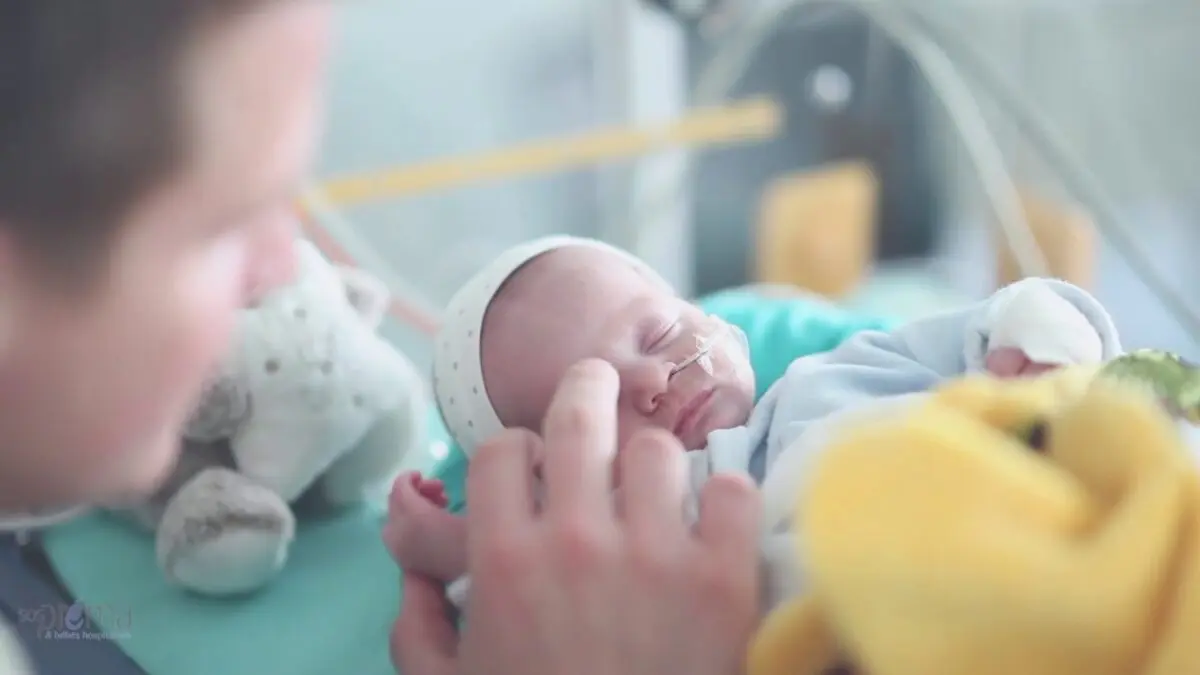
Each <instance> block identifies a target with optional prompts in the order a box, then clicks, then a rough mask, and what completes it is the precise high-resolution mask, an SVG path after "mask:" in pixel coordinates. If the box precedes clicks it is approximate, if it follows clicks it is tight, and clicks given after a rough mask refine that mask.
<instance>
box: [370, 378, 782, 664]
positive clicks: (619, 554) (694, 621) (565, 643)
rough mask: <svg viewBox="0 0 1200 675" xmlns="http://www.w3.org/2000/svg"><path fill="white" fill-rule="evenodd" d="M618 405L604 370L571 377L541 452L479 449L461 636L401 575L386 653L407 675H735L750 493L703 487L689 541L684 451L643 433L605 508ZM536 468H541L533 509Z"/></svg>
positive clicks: (750, 561)
mask: <svg viewBox="0 0 1200 675" xmlns="http://www.w3.org/2000/svg"><path fill="white" fill-rule="evenodd" d="M617 392H618V382H617V374H616V372H615V371H614V370H613V369H612V368H611V367H610V366H608V365H607V364H604V363H602V362H597V361H589V362H585V363H582V364H580V365H578V366H576V367H575V368H573V369H572V370H571V371H570V372H569V373H568V375H567V376H566V377H565V378H564V380H563V383H562V385H561V386H560V388H559V390H558V392H557V394H556V397H555V399H554V402H553V403H552V405H551V409H550V411H549V413H548V414H547V417H546V421H545V425H544V427H543V430H544V431H543V436H542V437H541V438H539V437H538V436H536V435H534V434H532V433H530V432H526V431H508V432H505V433H504V434H501V435H500V436H499V437H498V438H496V439H495V440H493V441H492V442H490V443H488V444H487V445H486V446H484V447H481V448H480V449H479V452H478V454H477V455H476V456H475V458H474V459H473V460H472V465H471V469H470V474H469V476H468V480H467V493H468V501H469V503H470V505H471V506H470V510H469V515H468V516H467V517H468V525H467V529H468V533H469V534H468V540H469V550H470V573H471V576H472V581H471V584H472V586H471V598H470V602H469V604H468V608H467V610H466V617H465V618H466V623H467V628H466V630H465V631H464V633H463V635H462V637H461V640H459V639H458V638H457V636H456V635H455V632H454V630H453V629H452V627H451V626H450V624H449V623H448V621H447V618H446V616H447V615H446V612H445V604H444V600H443V599H442V596H441V595H440V589H439V588H438V587H437V586H436V585H435V584H433V583H431V582H430V581H429V580H428V579H424V578H421V577H418V576H412V575H409V576H408V577H407V578H406V580H405V598H404V608H403V611H402V612H401V616H400V618H399V620H398V621H397V623H396V627H395V631H394V634H393V644H392V646H393V658H394V660H395V661H396V664H397V666H398V667H399V668H400V670H401V672H402V673H403V675H485V674H486V675H663V674H664V673H688V674H689V675H710V674H711V675H735V674H737V673H740V672H742V669H743V657H744V652H745V649H746V645H747V642H748V640H749V638H750V635H751V633H752V631H753V630H754V628H755V626H756V624H757V620H758V611H759V607H758V594H759V585H758V580H759V577H758V572H759V570H758V547H757V535H758V532H759V511H760V504H759V500H758V496H757V492H756V490H754V488H753V487H752V486H751V485H750V484H749V483H748V482H747V481H744V480H741V479H738V478H735V477H732V476H722V477H718V478H714V479H712V480H710V481H709V482H708V484H707V485H706V486H705V488H704V490H703V492H702V494H701V497H700V518H699V521H698V523H697V525H696V526H695V528H694V529H693V528H691V527H689V526H687V525H686V524H685V523H684V517H683V509H682V504H683V500H684V496H685V490H686V489H687V486H686V479H685V474H684V462H683V453H684V449H683V447H682V446H681V445H680V444H679V442H678V441H677V440H676V439H675V438H673V437H672V436H670V435H669V434H664V433H648V434H643V435H639V436H636V437H635V438H633V439H631V440H630V442H629V445H628V446H627V447H625V448H623V451H622V452H621V453H620V457H619V459H618V460H617V461H619V462H620V463H621V467H620V469H621V470H620V475H621V476H622V489H621V491H620V496H619V497H618V499H620V500H621V504H619V505H617V504H614V501H613V496H612V494H611V491H612V490H611V488H612V485H611V471H610V469H611V466H612V461H613V459H614V455H615V445H616V433H617V428H616V426H617V424H616V400H617ZM534 457H540V458H544V460H543V462H542V472H541V474H542V478H543V480H544V483H545V493H544V495H545V500H544V502H543V503H542V505H541V508H540V509H537V508H535V504H534V502H533V499H532V496H531V495H532V494H533V490H532V481H533V475H534V471H533V460H534ZM618 514H620V515H618Z"/></svg>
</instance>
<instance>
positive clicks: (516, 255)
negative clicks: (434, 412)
mask: <svg viewBox="0 0 1200 675" xmlns="http://www.w3.org/2000/svg"><path fill="white" fill-rule="evenodd" d="M567 246H586V247H590V248H596V249H601V250H605V251H608V252H610V253H613V254H615V255H617V256H619V257H622V258H625V259H626V260H628V261H629V263H630V264H631V265H633V266H634V267H635V268H637V269H639V270H640V271H641V272H642V273H643V274H645V275H647V278H650V279H656V280H659V281H661V283H662V284H663V285H664V286H667V285H668V284H667V283H666V281H665V280H663V279H662V277H661V276H660V275H658V273H656V272H654V271H653V270H652V269H650V267H649V266H648V265H646V264H645V263H644V262H642V261H641V260H639V259H638V258H636V257H635V256H633V255H632V254H630V253H628V252H626V251H622V250H621V249H618V248H616V247H614V246H611V245H609V244H606V243H604V242H601V241H598V240H595V239H585V238H581V237H571V236H566V235H560V236H550V237H544V238H541V239H535V240H533V241H529V242H526V243H523V244H518V245H517V246H514V247H512V248H510V249H507V250H506V251H504V252H503V253H501V254H500V255H499V256H497V257H496V259H495V260H493V261H492V262H490V263H489V264H488V265H486V266H485V267H484V268H483V269H482V270H480V271H479V272H478V273H477V274H476V275H475V276H473V277H472V278H471V279H470V280H468V281H467V283H466V284H464V285H463V286H462V288H460V289H459V290H458V292H456V293H455V294H454V297H452V298H451V299H450V304H449V305H448V306H447V308H446V313H445V316H444V318H443V320H442V327H441V330H439V331H438V336H437V341H436V344H435V345H434V355H433V390H434V395H435V396H436V399H437V405H438V409H439V410H440V411H441V414H442V419H443V420H444V421H445V422H446V429H447V430H448V431H449V432H450V435H451V437H452V438H454V440H455V442H457V443H458V445H459V447H461V448H462V450H463V452H465V453H466V454H467V456H468V457H470V456H471V455H473V454H474V452H475V449H476V448H477V447H478V446H479V444H480V443H482V442H483V441H485V440H487V439H488V438H491V437H492V436H494V435H495V434H497V433H499V432H500V431H501V430H503V428H504V426H503V425H502V424H501V422H500V418H499V417H497V416H496V408H495V406H493V405H492V402H491V399H489V398H488V394H487V388H486V387H485V386H484V382H483V361H482V355H481V352H480V334H481V333H482V331H483V318H484V315H485V314H486V313H487V309H488V306H489V305H491V303H492V299H493V298H495V297H496V291H497V290H499V288H500V287H501V286H502V285H503V284H504V282H505V281H507V280H508V278H509V277H511V276H512V275H513V273H514V272H516V271H517V270H519V269H520V268H521V267H523V266H524V265H525V264H526V263H528V262H529V261H531V260H533V259H534V258H536V257H538V256H539V255H541V254H543V253H546V252H548V251H552V250H555V249H559V248H564V247H567Z"/></svg>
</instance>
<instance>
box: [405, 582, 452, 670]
mask: <svg viewBox="0 0 1200 675" xmlns="http://www.w3.org/2000/svg"><path fill="white" fill-rule="evenodd" d="M403 589H404V599H403V601H402V604H401V607H400V617H399V618H398V619H396V624H395V626H393V628H392V635H391V639H390V645H389V647H390V650H391V657H392V664H393V665H395V666H396V669H397V670H398V671H399V672H400V673H403V674H404V675H453V674H454V671H455V665H456V664H455V651H456V647H457V643H458V637H457V635H456V633H455V631H454V626H452V625H451V624H450V619H449V614H448V611H447V610H448V605H447V604H446V599H445V592H444V589H443V588H442V586H441V584H439V583H437V582H435V581H433V580H431V579H429V578H427V577H424V576H422V575H419V574H408V573H406V574H405V575H404V579H403Z"/></svg>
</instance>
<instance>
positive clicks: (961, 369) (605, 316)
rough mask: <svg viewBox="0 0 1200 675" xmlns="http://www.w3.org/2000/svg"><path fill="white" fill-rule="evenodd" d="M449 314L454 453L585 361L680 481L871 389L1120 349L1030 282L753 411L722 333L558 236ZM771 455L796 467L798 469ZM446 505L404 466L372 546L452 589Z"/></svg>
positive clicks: (792, 374)
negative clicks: (674, 461)
mask: <svg viewBox="0 0 1200 675" xmlns="http://www.w3.org/2000/svg"><path fill="white" fill-rule="evenodd" d="M446 316H447V321H446V325H445V326H444V328H443V330H442V332H441V334H440V335H439V337H438V344H437V345H436V350H437V351H436V354H435V358H434V388H435V393H436V397H437V401H438V404H439V407H440V409H441V412H442V415H443V417H444V418H445V420H446V424H447V427H448V429H449V431H450V433H451V434H452V436H453V437H454V439H455V440H456V441H457V442H458V443H459V445H460V446H461V447H462V448H463V450H464V452H466V453H467V454H468V456H469V455H470V453H471V452H472V450H473V449H474V448H475V447H477V446H478V445H479V443H480V442H482V441H484V440H486V439H487V438H489V437H490V436H492V435H493V434H495V433H496V432H498V431H499V430H500V429H502V428H504V427H526V428H530V429H535V430H536V429H538V428H539V427H540V425H541V419H542V417H543V415H544V414H545V412H546V410H547V408H548V406H549V403H550V399H551V397H552V396H553V394H554V390H555V388H556V387H557V385H558V382H559V380H560V378H561V377H562V375H563V373H564V372H565V371H566V369H567V368H568V367H569V366H570V365H571V364H573V363H575V362H577V361H579V360H581V359H584V358H588V357H597V358H602V359H604V360H606V361H608V362H609V363H611V364H612V365H613V366H614V367H615V368H616V370H617V371H618V373H619V374H620V379H621V393H620V398H619V402H618V424H619V429H618V436H619V439H620V441H621V446H620V447H623V446H624V442H625V440H627V439H628V438H629V437H630V436H631V435H632V434H634V433H635V432H637V431H638V430H640V429H645V428H649V427H657V428H661V429H667V430H670V431H671V432H672V433H674V434H675V435H676V436H677V437H678V438H679V439H680V441H681V442H682V444H683V445H684V447H685V448H687V449H688V450H690V451H702V452H693V453H690V454H689V459H690V460H692V461H691V470H692V477H693V484H694V485H698V484H699V483H700V482H702V481H703V480H705V479H707V477H708V476H709V475H711V474H712V473H713V472H717V471H743V472H749V473H750V474H751V475H752V476H753V477H754V478H755V479H756V480H757V481H758V482H759V483H760V485H761V484H763V483H764V481H765V480H767V479H768V477H769V475H770V474H771V473H772V471H773V466H775V465H776V464H777V463H778V462H780V458H781V456H782V455H784V454H788V453H791V452H792V451H791V450H788V452H787V453H785V452H784V451H785V450H787V449H788V448H789V447H791V446H793V445H795V447H796V448H797V449H796V453H807V452H811V449H810V447H809V446H810V444H805V443H798V442H797V441H798V440H799V439H801V438H802V437H803V436H804V435H805V434H806V433H807V432H808V430H809V428H810V426H812V425H814V424H816V423H818V422H821V421H823V420H826V419H828V418H830V417H831V416H832V415H833V414H834V413H839V412H841V411H843V410H849V409H854V408H859V407H861V406H862V405H863V404H866V403H867V402H870V401H874V400H877V399H880V398H882V397H888V398H892V397H899V396H902V395H910V394H917V393H920V392H925V391H927V390H928V389H930V388H931V387H932V386H934V385H935V384H937V383H939V382H941V381H943V380H945V379H948V378H951V377H957V376H960V375H963V374H964V373H967V372H981V371H984V370H987V371H989V372H992V373H993V374H995V375H997V376H1001V377H1014V376H1023V375H1032V374H1037V373H1039V372H1042V371H1045V370H1047V369H1049V368H1053V367H1057V366H1062V365H1068V364H1083V363H1098V362H1100V361H1102V360H1107V359H1109V358H1111V357H1113V356H1116V355H1117V354H1118V353H1119V345H1118V342H1117V338H1116V332H1115V330H1114V328H1113V326H1112V322H1111V320H1110V319H1109V317H1108V315H1107V313H1106V312H1105V311H1104V309H1103V308H1102V307H1101V306H1100V305H1099V303H1097V302H1096V301H1095V300H1094V299H1093V298H1092V297H1091V296H1090V295H1088V294H1087V293H1085V292H1084V291H1082V290H1080V289H1078V288H1076V287H1074V286H1071V285H1069V284H1066V283H1064V282H1060V281H1054V280H1042V279H1032V280H1026V281H1022V282H1019V283H1017V284H1014V285H1012V286H1009V287H1007V288H1005V289H1003V290H1001V291H999V292H997V293H996V294H994V295H993V296H992V297H991V298H989V299H987V300H986V301H984V302H981V303H979V304H977V305H973V306H970V307H967V308H964V309H960V310H955V311H951V312H946V313H943V314H938V315H934V316H931V317H928V318H924V319H920V320H917V321H914V322H912V323H910V324H908V325H906V326H903V327H901V328H900V329H898V330H896V331H893V332H889V333H882V332H864V333H861V334H858V335H856V336H854V337H852V338H850V339H849V340H847V341H846V342H845V343H843V345H842V346H841V347H839V348H838V349H835V350H834V351H831V352H828V353H825V354H820V355H816V356H812V357H806V358H802V359H798V360H797V361H795V362H794V363H793V364H792V366H791V367H790V368H789V369H788V371H787V373H786V374H785V375H784V376H783V377H782V378H781V379H780V380H779V381H778V382H777V383H776V384H775V385H774V386H772V388H771V389H770V390H768V392H767V393H766V395H765V396H764V397H763V398H762V400H761V401H760V402H759V403H758V404H757V405H755V403H754V374H753V371H752V370H751V368H750V361H749V355H748V353H747V349H746V342H745V339H744V336H742V335H741V333H740V331H739V330H738V329H737V328H736V327H733V326H730V325H728V324H726V323H724V322H723V321H721V320H720V319H718V318H716V317H713V316H710V315H707V314H705V313H704V311H703V310H701V309H700V308H699V307H697V306H695V305H693V304H692V303H690V302H688V301H686V300H685V299H683V298H681V297H679V296H678V295H677V294H676V293H675V292H674V291H673V290H672V289H671V288H670V287H669V285H668V284H666V283H665V282H664V281H663V280H662V279H661V278H660V277H659V276H658V275H657V274H656V273H654V272H653V271H652V270H650V269H649V268H648V267H647V266H646V265H645V264H644V263H642V262H641V261H639V260H637V259H636V258H634V257H633V256H631V255H629V254H627V253H625V252H622V251H620V250H618V249H615V248H612V247H609V246H607V245H604V244H601V243H599V242H595V241H591V240H586V239H574V238H566V237H556V238H549V239H544V240H538V241H535V242H532V243H529V244H524V245H521V246H518V247H515V248H514V249H511V250H509V251H507V252H505V253H504V254H502V255H501V256H500V257H499V258H498V259H497V260H496V261H494V262H493V263H492V264H491V265H489V266H488V267H487V268H486V269H484V270H483V271H482V272H481V273H480V274H479V275H478V276H477V277H475V278H473V279H472V280H471V281H469V282H468V283H467V284H466V285H465V286H464V287H463V288H462V289H461V290H460V291H459V292H458V293H457V294H456V295H455V297H454V298H453V299H452V300H451V303H450V306H449V308H448V310H447V313H446ZM785 464H786V465H787V466H790V467H792V468H791V469H789V471H790V472H791V473H794V472H795V470H796V469H795V467H797V466H801V465H802V462H799V460H794V459H793V458H791V457H788V462H786V463H785ZM794 487H795V486H789V488H791V489H790V490H789V494H793V495H794ZM445 503H446V500H445V495H444V494H443V491H442V486H441V485H440V484H439V483H438V482H437V481H431V480H427V479H425V478H423V477H421V476H419V475H416V474H409V475H406V476H402V477H401V478H400V479H399V480H398V481H397V482H396V484H395V486H394V489H393V492H392V495H391V502H390V515H389V519H388V523H387V525H386V526H385V532H384V538H385V541H386V543H387V544H388V547H389V549H390V550H391V552H392V554H393V555H394V556H395V557H396V558H397V560H398V561H399V563H400V564H401V566H402V567H404V568H405V569H408V570H413V571H418V572H421V573H423V574H427V575H431V576H433V577H436V578H439V579H441V580H444V581H446V582H451V581H453V580H456V579H459V578H460V577H461V576H462V575H463V574H465V572H466V550H465V548H466V545H465V539H466V536H465V526H464V523H463V520H462V519H461V517H458V516H455V515H452V514H450V513H448V512H447V511H446V510H445V508H444V507H445ZM789 506H790V504H789ZM457 588H458V590H459V591H461V590H462V586H461V584H459V585H458V587H457Z"/></svg>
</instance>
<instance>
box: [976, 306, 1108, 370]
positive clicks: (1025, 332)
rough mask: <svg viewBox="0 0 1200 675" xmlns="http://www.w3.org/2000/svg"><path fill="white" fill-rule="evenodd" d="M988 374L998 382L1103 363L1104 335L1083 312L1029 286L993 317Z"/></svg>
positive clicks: (988, 352)
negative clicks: (1071, 367)
mask: <svg viewBox="0 0 1200 675" xmlns="http://www.w3.org/2000/svg"><path fill="white" fill-rule="evenodd" d="M990 324H991V325H990V326H988V328H989V335H988V351H987V354H986V355H985V357H984V363H985V367H986V368H987V371H988V372H989V373H991V374H992V375H995V376H997V377H1019V376H1029V375H1037V374H1041V373H1044V372H1046V371H1049V370H1053V369H1054V368H1056V367H1059V366H1067V365H1084V364H1094V363H1099V362H1100V360H1101V358H1102V357H1103V344H1102V341H1101V338H1100V332H1099V331H1098V330H1097V329H1096V327H1095V326H1093V325H1092V323H1091V322H1090V321H1088V318H1087V317H1086V316H1084V314H1083V312H1081V311H1080V310H1079V308H1077V307H1076V306H1075V305H1073V304H1071V303H1070V302H1068V301H1067V300H1066V299H1065V298H1063V297H1062V296H1060V295H1058V294H1057V293H1055V292H1054V291H1053V290H1051V289H1050V288H1049V287H1047V286H1045V285H1042V284H1026V285H1024V286H1022V287H1021V288H1020V289H1018V290H1017V292H1016V293H1015V294H1014V295H1013V296H1011V297H1010V298H1008V299H1007V300H1006V302H1005V303H1004V304H1003V306H1002V307H1000V308H999V311H998V312H997V314H996V315H995V316H994V317H992V320H991V322H990Z"/></svg>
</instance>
